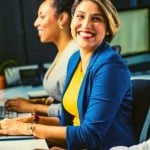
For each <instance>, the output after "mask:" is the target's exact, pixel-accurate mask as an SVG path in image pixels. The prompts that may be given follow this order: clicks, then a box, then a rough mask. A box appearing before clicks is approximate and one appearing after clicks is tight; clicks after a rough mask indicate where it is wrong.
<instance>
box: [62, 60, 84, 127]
mask: <svg viewBox="0 0 150 150" xmlns="http://www.w3.org/2000/svg"><path fill="white" fill-rule="evenodd" d="M83 77H84V73H83V72H82V71H81V62H80V63H79V65H78V67H77V69H76V71H75V73H74V75H73V78H72V79H71V82H70V84H69V86H68V88H67V90H66V93H65V95H64V97H63V105H64V108H65V109H66V110H67V111H68V112H69V113H70V114H72V115H73V116H74V118H73V125H74V126H79V125H80V119H79V113H78V108H77V99H78V94H79V89H80V86H81V83H82V80H83Z"/></svg>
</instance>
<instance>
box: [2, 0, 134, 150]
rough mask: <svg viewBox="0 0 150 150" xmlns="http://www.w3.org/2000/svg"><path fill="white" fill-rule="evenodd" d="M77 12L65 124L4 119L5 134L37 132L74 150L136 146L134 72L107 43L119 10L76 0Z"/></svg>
mask: <svg viewBox="0 0 150 150" xmlns="http://www.w3.org/2000/svg"><path fill="white" fill-rule="evenodd" d="M72 15H73V18H72V23H71V33H72V35H73V38H74V39H75V40H76V41H77V43H78V45H79V49H80V51H78V52H76V53H75V54H73V56H72V57H71V58H70V60H69V63H68V68H67V76H66V82H65V88H64V93H63V97H62V107H61V108H62V111H61V112H62V113H61V117H60V118H59V119H60V123H61V126H46V125H40V124H35V123H31V124H30V123H22V122H19V121H16V120H9V119H5V120H3V121H1V122H0V126H1V130H0V134H8V135H12V134H16V135H19V134H23V135H24V134H25V135H34V136H36V137H39V138H44V139H47V140H48V141H50V142H51V143H53V144H55V145H60V146H66V147H67V149H69V150H80V149H89V150H109V149H110V148H111V147H113V146H117V145H124V146H130V145H133V144H135V138H134V135H133V129H132V125H131V109H132V96H131V81H130V73H129V70H128V67H127V65H126V63H125V62H124V60H123V59H122V58H121V56H120V55H119V54H117V53H116V52H114V50H113V49H112V48H111V46H110V45H109V44H108V43H109V42H110V41H111V40H112V38H113V37H114V36H115V34H116V33H117V31H118V30H119V27H120V21H119V19H118V16H117V12H116V9H115V8H114V6H113V5H112V3H111V1H110V0H75V3H74V5H73V8H72ZM53 149H55V148H53Z"/></svg>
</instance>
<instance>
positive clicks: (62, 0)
mask: <svg viewBox="0 0 150 150" xmlns="http://www.w3.org/2000/svg"><path fill="white" fill-rule="evenodd" d="M73 3H74V0H53V5H52V7H54V8H55V9H56V14H57V15H60V14H61V13H62V12H66V13H67V14H68V15H69V16H70V18H71V8H72V5H73Z"/></svg>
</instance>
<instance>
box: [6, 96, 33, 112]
mask: <svg viewBox="0 0 150 150" xmlns="http://www.w3.org/2000/svg"><path fill="white" fill-rule="evenodd" d="M32 106H33V104H32V103H31V102H30V101H29V100H28V99H25V98H20V97H19V98H16V99H8V100H7V101H6V103H5V110H7V111H17V112H31V111H32Z"/></svg>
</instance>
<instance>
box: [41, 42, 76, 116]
mask: <svg viewBox="0 0 150 150" xmlns="http://www.w3.org/2000/svg"><path fill="white" fill-rule="evenodd" d="M77 50H78V47H77V44H76V43H75V42H74V41H73V40H72V41H70V42H69V44H68V46H67V47H66V49H65V50H64V51H63V53H62V55H61V56H60V57H59V60H58V61H57V63H55V62H53V63H52V65H51V66H50V68H49V69H48V70H47V72H46V74H45V77H44V80H43V87H44V89H45V90H46V91H47V93H48V94H49V96H50V97H51V98H53V99H55V100H57V101H58V102H60V101H61V96H62V92H63V87H64V82H65V78H66V70H67V63H68V60H69V58H70V56H71V55H72V54H73V53H74V52H75V51H77ZM59 107H60V104H51V105H50V106H49V111H48V115H49V116H58V109H59Z"/></svg>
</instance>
